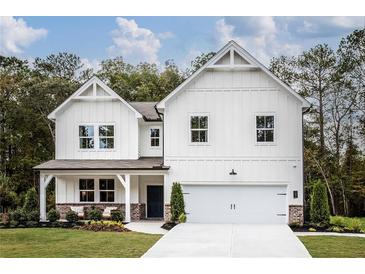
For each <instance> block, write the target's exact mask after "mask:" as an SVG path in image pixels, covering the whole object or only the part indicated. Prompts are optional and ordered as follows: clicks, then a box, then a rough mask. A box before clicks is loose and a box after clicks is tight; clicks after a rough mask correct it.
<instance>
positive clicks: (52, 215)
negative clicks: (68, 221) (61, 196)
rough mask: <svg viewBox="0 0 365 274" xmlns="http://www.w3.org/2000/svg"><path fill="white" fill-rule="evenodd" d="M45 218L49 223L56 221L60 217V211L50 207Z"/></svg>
mask: <svg viewBox="0 0 365 274" xmlns="http://www.w3.org/2000/svg"><path fill="white" fill-rule="evenodd" d="M47 219H48V221H50V222H51V223H53V222H55V221H57V220H59V219H60V213H59V212H58V211H57V210H55V209H51V210H50V211H48V213H47Z"/></svg>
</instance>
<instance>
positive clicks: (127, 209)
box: [117, 174, 131, 222]
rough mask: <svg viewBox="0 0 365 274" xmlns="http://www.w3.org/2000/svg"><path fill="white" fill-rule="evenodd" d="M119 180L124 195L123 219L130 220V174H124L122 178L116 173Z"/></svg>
mask: <svg viewBox="0 0 365 274" xmlns="http://www.w3.org/2000/svg"><path fill="white" fill-rule="evenodd" d="M117 177H118V179H119V181H120V182H121V183H122V185H123V186H124V195H125V199H124V201H125V221H126V222H130V221H131V175H130V174H125V175H124V179H123V177H122V176H121V175H120V174H117Z"/></svg>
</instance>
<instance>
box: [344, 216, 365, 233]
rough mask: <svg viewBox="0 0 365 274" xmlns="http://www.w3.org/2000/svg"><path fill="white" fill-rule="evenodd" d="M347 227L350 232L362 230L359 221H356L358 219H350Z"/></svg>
mask: <svg viewBox="0 0 365 274" xmlns="http://www.w3.org/2000/svg"><path fill="white" fill-rule="evenodd" d="M347 227H348V228H349V230H351V231H354V232H360V231H361V229H362V223H361V221H360V219H358V218H351V219H349V220H348V225H347Z"/></svg>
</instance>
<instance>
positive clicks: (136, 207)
mask: <svg viewBox="0 0 365 274" xmlns="http://www.w3.org/2000/svg"><path fill="white" fill-rule="evenodd" d="M71 206H83V207H84V212H85V215H86V216H87V212H88V211H90V210H91V207H92V206H94V207H95V208H99V209H100V210H102V211H104V209H105V208H106V207H117V208H118V209H119V210H121V211H122V212H123V214H124V215H125V204H115V203H96V204H92V203H91V204H87V203H82V204H79V203H70V204H69V203H67V204H56V209H57V210H58V211H59V212H60V218H61V219H65V218H66V213H67V211H69V210H70V209H71ZM145 218H146V206H145V204H131V220H132V221H138V220H142V219H145Z"/></svg>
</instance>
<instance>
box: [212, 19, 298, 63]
mask: <svg viewBox="0 0 365 274" xmlns="http://www.w3.org/2000/svg"><path fill="white" fill-rule="evenodd" d="M237 25H239V26H241V27H242V26H243V28H244V30H243V31H241V32H242V33H241V34H237V32H238V31H237V27H236V25H233V24H229V23H227V22H226V20H225V19H219V20H218V21H217V22H216V40H217V43H218V44H219V46H222V45H224V44H226V43H227V42H228V41H229V40H235V41H236V42H237V43H238V44H240V45H241V46H242V47H244V48H245V49H246V50H247V51H249V52H250V53H251V54H252V55H253V56H254V57H255V58H257V59H258V60H259V61H260V62H262V63H264V64H265V65H268V64H269V62H270V59H271V58H272V57H274V56H279V55H280V54H290V55H295V54H298V53H299V52H300V51H301V49H302V47H301V46H300V45H298V44H292V43H288V42H282V41H280V39H279V38H278V34H279V32H280V31H281V30H280V29H279V28H278V26H277V24H276V22H275V20H274V18H273V17H263V16H261V17H244V18H243V19H241V21H239V23H238V24H237Z"/></svg>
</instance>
